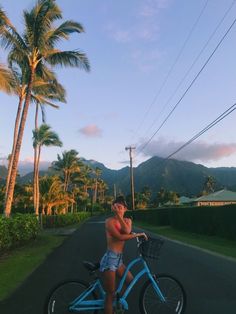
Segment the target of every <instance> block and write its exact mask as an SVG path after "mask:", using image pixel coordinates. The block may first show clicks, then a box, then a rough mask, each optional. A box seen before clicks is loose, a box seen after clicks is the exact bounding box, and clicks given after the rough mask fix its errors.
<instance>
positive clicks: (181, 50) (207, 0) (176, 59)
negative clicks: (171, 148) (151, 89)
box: [132, 0, 209, 138]
mask: <svg viewBox="0 0 236 314" xmlns="http://www.w3.org/2000/svg"><path fill="white" fill-rule="evenodd" d="M208 2H209V0H206V2H205V4H204V6H203V8H202V10H201V12H200V14H199V16H198V17H197V19H196V21H195V23H194V24H193V26H192V28H191V29H190V32H189V33H188V36H187V38H186V39H185V41H184V43H183V45H182V47H181V48H180V51H179V53H178V55H177V57H176V58H175V60H174V63H173V64H172V66H171V67H170V69H169V71H168V73H167V75H166V77H165V79H164V81H163V83H162V84H161V86H160V88H159V90H158V92H157V93H156V95H155V96H154V98H153V100H152V102H151V104H150V105H149V107H148V109H147V111H146V112H145V114H144V117H143V119H142V121H141V123H140V124H139V126H138V127H137V128H136V131H135V132H134V133H137V130H138V129H140V127H141V126H142V125H143V123H144V121H145V119H146V117H147V115H148V114H149V112H150V110H151V108H152V106H153V105H154V103H155V102H156V100H157V97H158V96H159V95H160V93H161V91H162V90H163V88H164V87H165V85H166V82H167V80H168V78H169V77H170V75H171V73H172V72H173V70H174V68H175V66H176V64H177V62H178V61H179V58H180V57H181V55H182V53H183V51H184V48H185V46H186V45H187V43H188V41H189V39H190V38H191V36H192V33H193V31H194V29H195V28H196V26H197V24H198V22H199V20H200V18H201V16H202V15H203V12H204V11H205V9H206V6H207V4H208ZM132 138H133V137H132Z"/></svg>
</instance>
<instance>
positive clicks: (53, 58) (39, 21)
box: [0, 0, 89, 216]
mask: <svg viewBox="0 0 236 314" xmlns="http://www.w3.org/2000/svg"><path fill="white" fill-rule="evenodd" d="M59 19H62V12H61V10H60V8H59V7H58V6H57V4H56V3H55V1H54V0H38V2H37V3H36V5H35V6H34V7H33V9H32V10H31V11H29V12H28V11H24V20H25V31H24V34H23V36H21V35H20V34H19V33H18V32H17V31H16V30H15V28H13V27H11V26H10V25H8V26H7V28H4V30H3V31H2V30H1V31H0V36H1V38H2V42H3V44H5V48H10V52H9V58H10V59H11V60H15V62H17V63H18V64H23V65H24V66H25V67H26V68H27V69H28V70H29V71H28V83H27V92H26V97H25V101H24V107H23V112H22V116H21V121H20V126H19V132H18V136H17V141H16V148H15V154H14V157H13V161H12V172H11V178H10V182H9V189H8V195H7V199H6V206H5V215H6V216H9V215H10V212H11V204H12V199H13V194H14V186H15V181H16V173H17V166H18V161H19V155H20V149H21V144H22V139H23V134H24V129H25V123H26V120H27V116H28V109H29V104H30V99H31V94H32V89H33V83H34V80H35V76H36V75H39V76H40V77H45V69H47V66H56V65H60V66H70V67H79V68H82V69H84V70H86V71H89V62H88V59H87V57H86V55H85V54H84V53H81V52H80V51H78V50H70V51H62V50H60V49H58V48H56V44H57V43H58V42H59V41H60V40H62V39H64V40H68V39H69V35H70V34H72V33H75V32H76V33H81V32H83V31H84V29H83V27H82V26H81V24H79V23H77V22H74V21H65V22H64V23H62V24H61V25H59V26H58V27H55V26H54V25H53V23H54V21H56V20H59Z"/></svg>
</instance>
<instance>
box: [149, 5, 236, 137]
mask: <svg viewBox="0 0 236 314" xmlns="http://www.w3.org/2000/svg"><path fill="white" fill-rule="evenodd" d="M235 3H236V0H233V2H232V3H231V5H230V6H229V8H228V9H227V10H226V12H225V13H224V15H223V17H222V18H221V20H220V21H219V23H218V24H217V26H216V28H215V29H214V31H213V32H212V34H211V35H210V37H209V38H208V40H207V41H206V43H205V45H204V46H203V48H202V49H201V51H200V52H199V54H198V55H197V57H196V58H195V60H194V61H193V63H192V64H191V66H190V67H189V69H188V70H187V72H186V73H185V75H184V77H183V78H182V79H181V81H180V83H179V84H178V85H177V87H176V89H175V90H174V92H173V93H172V94H171V96H170V97H169V98H168V100H167V101H166V103H165V104H164V106H163V107H162V109H161V111H160V113H159V115H160V114H162V112H163V110H164V109H165V107H166V106H167V105H168V104H169V103H170V101H171V100H172V98H173V97H174V96H175V94H176V92H177V91H178V90H179V88H180V86H181V85H182V84H183V82H184V80H185V79H186V77H187V76H188V74H189V73H190V71H191V70H192V68H193V67H194V65H195V64H196V62H197V61H198V59H199V58H200V56H201V55H202V53H203V52H204V50H205V49H206V47H207V46H208V44H209V42H210V41H211V39H212V38H213V36H214V35H215V33H216V32H217V30H218V28H219V27H220V26H221V24H222V23H223V21H224V20H225V18H226V16H227V15H228V13H229V12H230V11H231V9H232V7H233V6H234V5H235ZM158 118H159V116H158V117H157V118H156V119H155V120H154V121H153V123H152V124H151V126H150V127H149V128H148V130H147V131H146V133H145V135H144V137H145V136H146V134H147V133H148V131H149V130H150V129H151V128H152V127H153V126H154V125H155V124H156V122H157V120H158Z"/></svg>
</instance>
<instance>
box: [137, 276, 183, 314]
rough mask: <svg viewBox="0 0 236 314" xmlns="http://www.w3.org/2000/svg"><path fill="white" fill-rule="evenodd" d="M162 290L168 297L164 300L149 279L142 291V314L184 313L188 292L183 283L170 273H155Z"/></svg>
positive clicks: (140, 298)
mask: <svg viewBox="0 0 236 314" xmlns="http://www.w3.org/2000/svg"><path fill="white" fill-rule="evenodd" d="M153 278H154V279H155V281H156V282H157V284H158V286H159V288H160V290H161V291H162V293H163V295H164V296H165V298H166V302H162V301H161V300H160V298H159V296H158V295H157V293H156V291H155V290H154V288H153V285H152V282H151V281H150V280H147V281H146V282H145V283H144V285H143V287H142V290H141V292H140V296H139V309H140V313H141V314H156V313H158V314H183V313H184V311H185V306H186V294H185V291H184V288H183V286H182V284H181V283H180V282H179V281H178V280H177V279H175V278H174V277H172V276H170V275H164V274H161V275H154V276H153Z"/></svg>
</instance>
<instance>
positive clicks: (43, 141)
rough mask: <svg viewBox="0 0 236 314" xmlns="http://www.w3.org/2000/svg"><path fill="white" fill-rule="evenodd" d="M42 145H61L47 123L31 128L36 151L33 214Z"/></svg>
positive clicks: (37, 188)
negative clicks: (34, 128)
mask: <svg viewBox="0 0 236 314" xmlns="http://www.w3.org/2000/svg"><path fill="white" fill-rule="evenodd" d="M42 146H47V147H48V146H62V142H61V141H60V139H59V136H58V135H57V134H56V133H55V132H53V131H52V130H51V127H50V126H49V125H47V124H42V125H41V126H40V127H39V128H38V129H36V130H33V147H34V149H35V151H36V156H37V160H36V164H35V165H36V167H35V175H34V204H35V214H36V215H38V214H39V193H40V191H39V162H40V156H41V148H42Z"/></svg>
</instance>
